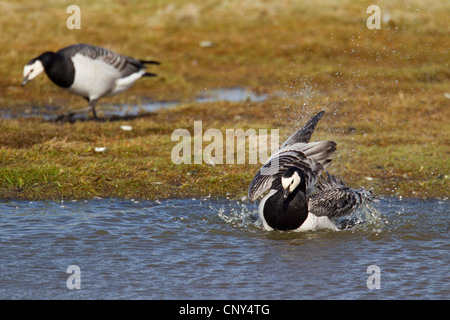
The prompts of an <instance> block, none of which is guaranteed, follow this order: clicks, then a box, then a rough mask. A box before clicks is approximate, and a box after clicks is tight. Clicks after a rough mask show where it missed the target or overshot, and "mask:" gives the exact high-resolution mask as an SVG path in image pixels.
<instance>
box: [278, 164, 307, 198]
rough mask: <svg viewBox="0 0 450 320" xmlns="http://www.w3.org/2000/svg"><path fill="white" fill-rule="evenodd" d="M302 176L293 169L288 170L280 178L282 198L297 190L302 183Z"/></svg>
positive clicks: (296, 169)
mask: <svg viewBox="0 0 450 320" xmlns="http://www.w3.org/2000/svg"><path fill="white" fill-rule="evenodd" d="M302 177H303V174H302V172H301V171H300V170H299V169H298V168H295V167H291V168H289V169H288V170H287V171H286V172H285V173H284V174H283V176H282V177H281V186H282V187H283V198H284V199H287V197H288V196H289V195H290V194H291V193H292V192H294V191H295V189H297V187H298V186H299V185H300V183H301V182H302Z"/></svg>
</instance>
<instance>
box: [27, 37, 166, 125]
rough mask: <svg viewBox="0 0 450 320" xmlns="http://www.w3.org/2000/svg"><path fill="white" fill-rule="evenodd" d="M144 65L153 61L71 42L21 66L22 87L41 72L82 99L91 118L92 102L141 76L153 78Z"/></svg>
mask: <svg viewBox="0 0 450 320" xmlns="http://www.w3.org/2000/svg"><path fill="white" fill-rule="evenodd" d="M145 64H159V62H157V61H145V60H135V59H133V58H130V57H126V56H123V55H120V54H118V53H115V52H113V51H111V50H108V49H105V48H101V47H96V46H92V45H89V44H84V43H80V44H74V45H71V46H68V47H66V48H63V49H61V50H59V51H57V52H45V53H43V54H41V55H40V56H38V57H36V58H34V59H32V60H30V61H29V62H28V63H27V64H26V65H25V67H24V68H23V82H22V86H24V85H25V84H27V82H28V81H30V80H33V79H34V78H36V77H37V76H38V75H40V74H41V73H42V72H43V71H45V73H46V74H47V76H48V77H49V78H50V80H52V81H53V82H54V83H55V84H56V85H58V86H59V87H61V88H63V89H66V90H67V91H69V92H71V93H73V94H75V95H78V96H81V97H83V98H85V99H86V100H87V101H88V102H89V107H90V108H91V109H92V113H93V114H94V118H97V114H96V112H95V105H96V104H97V101H98V100H99V99H100V98H102V97H105V96H111V95H115V94H119V93H122V92H124V91H125V90H127V89H128V88H130V87H131V86H132V85H133V84H134V82H135V81H136V80H137V79H139V78H141V77H153V76H156V74H154V73H149V72H146V71H145V70H144V68H145V67H146V66H145Z"/></svg>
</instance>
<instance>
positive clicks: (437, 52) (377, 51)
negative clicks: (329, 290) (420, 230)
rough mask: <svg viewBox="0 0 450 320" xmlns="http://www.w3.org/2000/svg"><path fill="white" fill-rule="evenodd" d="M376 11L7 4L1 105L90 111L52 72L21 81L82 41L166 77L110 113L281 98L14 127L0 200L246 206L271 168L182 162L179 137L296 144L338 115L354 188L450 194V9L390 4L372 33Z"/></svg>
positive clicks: (0, 23)
mask: <svg viewBox="0 0 450 320" xmlns="http://www.w3.org/2000/svg"><path fill="white" fill-rule="evenodd" d="M370 4H373V3H371V1H356V2H355V1H329V0H328V1H327V0H323V1H318V2H314V3H313V4H309V3H304V2H303V1H293V0H291V1H288V0H284V1H269V0H267V1H263V0H257V1H249V0H248V1H247V0H246V1H232V0H229V1H214V0H207V1H186V0H179V1H171V2H168V1H152V2H148V1H132V2H129V1H116V2H113V3H110V2H109V1H79V6H80V7H81V9H82V29H81V30H68V29H67V28H66V26H65V24H66V19H67V17H68V14H67V13H66V5H65V4H64V3H61V4H54V2H53V1H41V2H31V1H15V2H9V1H0V9H1V11H2V15H1V16H0V28H1V30H2V43H1V45H0V50H1V51H0V52H1V56H2V59H1V60H0V73H1V74H2V77H1V78H0V109H1V110H13V111H18V112H19V111H20V112H22V111H25V112H26V111H29V110H30V109H31V106H33V107H34V108H35V109H37V110H40V111H41V112H48V111H46V106H48V105H50V106H52V107H54V108H56V111H52V112H65V111H67V110H68V109H72V108H73V109H77V108H80V107H83V106H85V101H83V100H82V99H80V98H78V97H73V96H70V95H69V94H68V93H66V92H64V91H62V90H60V89H59V88H57V87H56V86H54V85H52V84H51V83H50V81H49V80H48V79H46V77H45V76H41V77H40V78H38V79H36V80H34V81H33V82H31V83H30V84H29V85H27V87H25V88H24V89H23V88H21V87H20V81H21V70H22V67H23V65H24V64H25V63H26V62H27V61H28V60H29V59H31V58H32V57H34V56H36V55H38V54H40V53H41V52H43V51H46V50H56V49H59V48H61V47H63V46H65V45H69V44H71V43H75V42H87V43H92V44H97V45H102V46H105V47H108V48H111V49H113V50H116V51H118V52H120V53H124V54H128V55H131V56H134V57H137V58H141V59H157V60H160V61H161V62H162V65H161V66H158V67H157V68H152V71H153V70H154V71H155V72H156V73H158V75H159V77H158V78H153V79H145V80H142V81H139V82H137V83H136V84H135V86H134V87H133V88H132V89H130V90H129V91H128V92H127V93H125V94H123V95H120V96H117V97H113V98H108V99H105V100H103V103H105V104H115V103H125V102H127V103H136V104H139V103H140V102H141V101H142V100H143V99H145V98H153V99H157V100H181V101H188V100H189V99H191V98H192V97H193V96H195V95H196V94H198V93H199V92H201V91H202V90H203V89H205V88H217V87H234V86H241V87H247V88H251V89H253V90H255V91H258V92H267V93H277V92H282V93H283V95H282V96H281V97H278V98H276V97H275V98H272V99H269V100H267V101H265V102H263V103H251V102H242V103H225V102H223V103H210V104H189V103H187V104H185V105H183V106H181V107H179V108H177V109H174V110H166V111H161V112H158V113H156V115H154V116H152V117H146V118H140V119H135V120H132V121H127V122H124V121H123V122H105V123H96V122H83V123H75V124H68V123H48V122H44V121H41V120H39V119H18V120H7V119H6V120H1V121H0V143H1V147H0V163H1V167H0V183H1V185H0V198H4V199H5V198H26V199H44V198H51V199H60V198H85V197H92V196H102V197H127V198H130V197H132V198H160V197H178V196H190V195H204V194H211V195H214V196H227V195H229V196H233V197H241V196H242V195H245V193H246V188H247V185H248V183H249V181H250V180H251V178H252V175H253V174H254V173H255V172H256V171H257V166H255V165H234V166H233V165H216V166H215V167H212V166H209V165H206V164H204V165H181V166H177V165H174V164H173V163H172V162H171V160H170V151H171V149H172V148H173V146H174V145H175V143H174V142H172V141H170V135H171V133H172V132H173V130H175V129H176V128H187V129H190V130H191V129H192V126H193V121H194V120H202V121H203V126H204V128H218V129H220V130H225V129H226V128H256V129H257V128H268V129H270V128H280V129H281V132H282V133H283V134H284V136H286V135H288V134H289V133H291V132H292V131H293V130H295V129H296V128H297V127H298V126H299V125H301V124H302V123H303V122H304V121H306V119H307V118H308V116H310V115H312V114H313V113H314V112H315V111H318V110H320V109H325V110H326V111H327V113H326V116H325V118H324V119H323V120H322V121H321V123H320V125H319V127H318V129H317V133H316V135H315V137H316V138H321V139H333V140H336V141H337V142H338V143H339V145H338V147H339V151H338V154H337V157H336V158H335V161H334V164H333V172H335V173H336V174H338V175H340V176H343V177H345V180H346V182H348V183H349V184H351V185H353V186H364V187H366V188H373V189H374V191H375V192H376V193H377V194H384V195H394V196H396V195H402V196H413V197H423V198H426V197H446V196H447V195H448V191H447V190H448V187H449V182H448V175H449V161H448V157H449V153H450V147H449V145H450V143H449V132H450V130H449V129H450V128H449V122H448V119H449V116H450V115H449V112H450V111H449V110H450V108H449V107H448V106H449V101H450V100H449V99H448V98H446V96H445V93H450V89H449V88H450V86H449V80H450V70H449V65H448V64H449V55H448V50H449V47H450V43H449V39H450V31H449V26H448V23H446V21H447V19H448V14H449V13H450V5H449V4H448V2H447V1H443V0H442V1H413V0H410V1H403V2H401V3H399V2H395V3H393V2H391V1H379V2H378V3H377V4H378V5H379V6H380V7H381V8H382V15H383V18H384V19H385V20H384V21H383V24H382V28H381V29H380V30H368V29H367V28H366V26H365V22H364V21H365V19H366V18H367V17H368V14H366V13H365V10H366V8H367V7H368V6H369V5H370ZM204 40H208V41H211V42H212V43H213V46H211V47H202V46H200V45H199V44H200V42H201V41H204ZM101 103H102V102H101ZM101 103H100V104H101ZM99 109H100V110H101V107H100V108H99ZM122 124H127V125H131V126H132V127H133V130H132V131H131V132H125V131H122V130H120V129H119V126H120V125H122ZM101 146H104V147H106V148H107V150H106V151H105V152H104V153H98V152H95V147H101ZM367 178H372V179H371V180H368V179H367ZM219 182H220V183H219Z"/></svg>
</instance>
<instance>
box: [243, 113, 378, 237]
mask: <svg viewBox="0 0 450 320" xmlns="http://www.w3.org/2000/svg"><path fill="white" fill-rule="evenodd" d="M323 114H324V111H321V112H319V113H318V114H316V115H315V116H314V117H313V118H312V119H311V120H309V121H308V122H307V123H306V124H305V125H304V126H303V127H302V128H301V129H299V130H298V131H297V132H295V133H294V134H293V135H292V136H290V137H289V138H288V139H287V140H286V142H284V143H283V145H282V146H281V147H280V149H278V151H276V152H275V153H274V154H273V155H271V157H270V158H269V159H268V160H267V162H266V164H265V165H264V166H263V167H262V168H261V169H260V170H259V171H258V172H257V173H256V175H255V177H254V178H253V180H252V182H251V183H250V186H249V190H248V199H249V200H250V201H255V200H256V199H257V198H258V197H260V196H261V195H262V194H263V193H264V192H265V191H267V190H268V189H270V192H269V193H268V194H267V195H266V196H265V197H264V198H263V199H262V201H261V203H260V205H259V218H260V220H261V221H262V223H263V226H264V228H265V229H266V230H268V231H271V230H279V231H307V230H318V229H332V230H338V227H337V226H336V224H335V223H333V221H332V219H333V218H337V217H341V216H344V215H347V214H349V213H351V212H352V211H353V210H355V209H356V208H357V207H358V206H359V205H361V204H362V203H364V201H366V200H369V199H370V195H371V193H370V192H367V191H365V190H356V189H351V188H349V187H347V186H345V185H344V184H343V183H342V182H341V181H338V180H337V179H336V178H335V177H334V176H331V175H330V174H329V173H328V172H326V171H325V169H326V168H327V167H328V166H329V165H330V162H331V156H332V154H333V153H334V152H335V151H336V143H335V142H333V141H318V142H310V139H311V135H312V133H313V131H314V128H315V127H316V125H317V122H318V121H319V120H320V119H321V118H322V116H323ZM323 171H325V172H326V175H327V178H324V177H323V175H322V173H323Z"/></svg>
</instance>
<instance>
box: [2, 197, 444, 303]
mask: <svg viewBox="0 0 450 320" xmlns="http://www.w3.org/2000/svg"><path fill="white" fill-rule="evenodd" d="M449 209H450V204H449V201H441V200H433V201H421V200H411V199H408V200H400V199H395V198H386V199H379V200H376V201H375V202H374V203H373V204H371V205H370V206H368V207H366V208H361V209H359V210H358V212H356V213H355V214H354V217H353V219H352V220H353V221H356V224H355V225H353V226H351V227H348V228H347V229H345V230H343V231H339V232H333V231H318V232H306V233H292V232H291V233H280V232H267V231H264V230H263V229H262V227H261V225H260V223H259V221H258V220H257V204H253V203H248V202H241V201H232V200H212V199H209V198H205V199H183V200H165V201H146V202H138V201H123V200H101V199H97V200H89V201H68V202H62V203H59V202H23V201H9V202H3V203H0V230H1V234H0V298H2V299H276V300H277V299H449V298H450V288H449V284H450V281H449V280H450V279H449V245H450V244H449V223H448V214H449V211H450V210H449ZM73 265H75V266H77V267H78V268H79V269H78V270H75V271H73V270H72V269H70V270H68V267H69V266H73ZM374 266H375V267H376V268H378V269H377V270H378V271H376V272H375V271H373V270H374V269H373V268H374ZM68 271H69V272H68ZM72 272H73V273H72ZM75 275H76V277H75ZM375 276H376V279H375V280H374V277H375ZM69 277H71V278H70V280H69V281H68V279H69ZM74 277H75V278H74ZM369 278H370V279H369ZM375 284H376V285H377V286H378V287H379V289H377V286H375V288H374V285H375ZM76 285H79V288H80V289H77V287H76ZM69 287H71V288H72V289H69ZM74 287H75V288H74ZM369 287H370V288H369Z"/></svg>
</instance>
